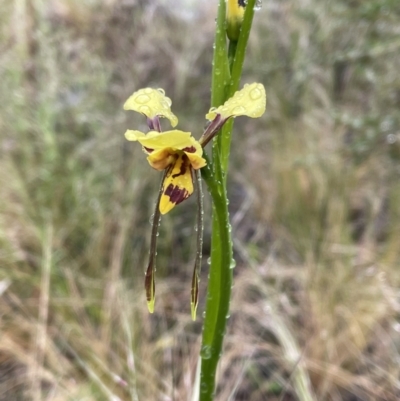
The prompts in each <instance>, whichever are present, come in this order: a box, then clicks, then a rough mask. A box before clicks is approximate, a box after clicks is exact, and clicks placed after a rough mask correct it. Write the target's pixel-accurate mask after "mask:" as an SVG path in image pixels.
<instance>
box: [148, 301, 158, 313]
mask: <svg viewBox="0 0 400 401" xmlns="http://www.w3.org/2000/svg"><path fill="white" fill-rule="evenodd" d="M155 303H156V299H155V298H153V299H152V300H150V301H147V309H148V310H149V312H150V313H154V305H155Z"/></svg>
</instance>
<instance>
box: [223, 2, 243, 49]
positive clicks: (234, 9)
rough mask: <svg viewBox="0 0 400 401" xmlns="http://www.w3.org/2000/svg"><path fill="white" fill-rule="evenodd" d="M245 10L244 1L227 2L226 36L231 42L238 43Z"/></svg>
mask: <svg viewBox="0 0 400 401" xmlns="http://www.w3.org/2000/svg"><path fill="white" fill-rule="evenodd" d="M244 9H245V1H244V0H227V4H226V34H227V36H228V38H229V40H231V41H234V42H237V40H238V39H239V34H240V28H241V26H242V21H243V16H244Z"/></svg>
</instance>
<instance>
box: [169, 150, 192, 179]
mask: <svg viewBox="0 0 400 401" xmlns="http://www.w3.org/2000/svg"><path fill="white" fill-rule="evenodd" d="M188 167H190V162H189V159H188V158H187V156H185V155H183V159H182V165H181V168H180V170H179V173H176V174H172V178H175V177H179V176H180V175H184V174H185V173H186V170H187V169H188Z"/></svg>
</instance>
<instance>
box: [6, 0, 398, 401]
mask: <svg viewBox="0 0 400 401" xmlns="http://www.w3.org/2000/svg"><path fill="white" fill-rule="evenodd" d="M350 3H351V4H350ZM396 3H397V2H396V1H390V0H374V1H366V2H346V1H344V0H343V1H337V2H330V1H317V0H309V1H301V2H300V1H298V2H296V1H293V2H288V1H287V2H286V1H270V2H268V4H264V8H263V10H262V11H260V12H259V13H258V14H257V15H256V24H255V30H254V32H253V37H252V42H251V46H250V48H249V59H248V60H247V64H246V76H245V77H244V80H245V81H252V80H257V81H261V82H263V83H264V84H265V86H266V88H267V92H268V110H267V113H266V116H265V118H264V119H262V120H261V121H253V120H252V121H245V120H243V121H242V120H238V121H237V126H236V130H235V134H234V135H235V138H234V148H233V151H232V162H231V179H230V186H229V187H230V192H231V202H230V205H231V218H232V226H233V231H234V246H235V253H236V259H237V261H238V264H237V267H236V270H235V276H236V277H235V287H234V291H233V300H232V311H231V317H230V322H229V330H228V333H227V337H226V343H225V353H224V356H223V358H222V363H221V366H220V369H219V387H218V396H217V399H219V400H224V401H225V400H252V401H257V400H265V399H268V400H276V401H289V400H301V401H305V400H318V401H325V400H326V401H341V400H344V401H360V400H362V401H366V400H371V401H395V400H397V399H399V397H400V383H399V374H400V371H399V370H400V369H399V358H400V355H399V349H400V343H399V338H400V336H399V332H400V324H399V322H398V316H399V312H400V305H399V299H398V287H399V285H400V274H399V269H398V264H399V260H400V258H399V257H400V247H399V246H398V238H399V235H400V225H399V221H400V186H399V160H400V150H399V149H400V148H399V143H400V142H399V141H400V138H399V132H400V115H399V111H398V110H399V107H398V106H399V102H400V100H399V90H398V88H399V87H400V78H399V75H398V73H397V71H398V69H399V67H400V66H399V64H400V57H399V56H398V51H397V50H398V48H399V42H398V29H399V28H398V24H397V21H398V17H399V12H400V11H399V7H398V5H397V4H396ZM0 5H1V7H0V10H1V11H0V22H1V26H2V29H1V31H0V38H1V39H0V50H1V51H0V99H1V103H0V104H1V107H0V133H1V138H0V180H1V182H0V188H1V197H0V210H1V214H0V244H1V245H0V261H1V263H0V296H1V300H2V302H1V303H0V313H1V336H0V400H11V399H12V400H16V401H18V400H20V401H22V400H35V401H36V400H52V401H66V400H96V401H98V400H134V401H136V400H164V401H165V400H189V399H193V400H194V399H195V398H196V397H195V395H194V385H193V383H194V382H195V380H196V366H197V361H198V350H199V346H200V334H201V318H200V319H198V322H195V323H193V322H191V320H190V310H189V291H190V290H189V288H190V271H191V268H192V261H193V256H194V250H193V244H194V242H193V240H192V239H190V238H191V233H192V231H193V230H192V227H193V225H194V219H193V215H192V208H193V200H189V201H188V202H187V203H186V204H183V205H181V206H180V207H179V208H178V210H176V211H175V212H174V213H172V214H171V215H169V216H167V217H165V218H164V219H163V221H162V228H161V232H160V237H159V250H158V271H157V274H158V280H157V306H156V313H155V315H154V316H149V315H148V313H147V310H146V305H145V302H144V294H143V289H142V281H143V280H142V279H143V273H142V272H143V269H144V267H145V262H144V261H145V259H146V257H147V249H148V236H149V231H150V226H149V223H148V220H149V218H150V216H151V214H152V209H153V199H155V194H156V191H157V189H156V188H157V186H158V179H159V175H158V174H157V173H156V172H152V171H150V169H148V167H147V166H146V165H145V163H144V158H143V155H142V154H141V152H140V149H137V148H136V147H132V146H130V145H129V143H126V142H125V141H124V138H123V135H122V134H123V132H124V131H125V129H126V128H128V127H131V128H133V127H135V126H136V127H141V126H142V125H143V121H142V119H140V116H134V115H133V113H132V114H128V113H124V112H123V111H122V109H121V104H122V103H123V101H124V100H125V99H126V97H127V96H128V95H129V94H130V93H131V92H133V90H135V89H138V88H139V87H143V86H146V85H149V86H156V87H163V88H164V89H165V90H166V92H167V94H168V95H169V96H170V97H171V98H172V99H173V102H174V104H173V109H174V111H175V112H176V114H178V116H179V117H181V123H180V124H181V125H180V126H182V127H183V128H185V129H192V130H193V133H194V135H195V136H198V135H199V134H200V132H201V130H202V127H203V125H204V120H203V115H204V113H205V112H206V111H207V108H208V103H209V86H210V85H209V84H210V81H209V72H210V68H211V66H210V60H211V55H212V45H211V44H212V37H213V29H214V14H215V10H214V4H203V3H201V4H200V3H196V6H195V5H193V4H192V5H191V3H190V2H183V1H182V4H180V5H179V7H177V8H176V9H175V8H173V7H171V6H168V5H167V3H165V2H158V1H140V0H137V1H135V0H134V1H131V2H128V1H127V2H117V1H107V2H100V1H99V2H87V3H86V2H81V1H74V0H54V1H51V2H45V1H40V0H14V1H6V0H2V1H1V4H0ZM193 9H194V10H195V11H196V12H195V13H193ZM186 10H187V11H188V12H186ZM168 26H174V29H173V30H171V29H170V28H168ZM188 88H190V90H188ZM143 177H145V179H143ZM206 234H207V237H206V239H205V245H206V246H205V253H207V252H209V249H208V248H207V247H208V244H209V234H210V233H209V229H207V227H206ZM206 259H207V255H206V257H205V260H206ZM206 277H207V266H206V265H205V266H204V268H203V280H202V288H201V290H202V292H203V294H204V291H205V284H206ZM202 299H203V300H204V295H203V297H202ZM202 307H203V305H201V304H200V306H199V309H200V310H202Z"/></svg>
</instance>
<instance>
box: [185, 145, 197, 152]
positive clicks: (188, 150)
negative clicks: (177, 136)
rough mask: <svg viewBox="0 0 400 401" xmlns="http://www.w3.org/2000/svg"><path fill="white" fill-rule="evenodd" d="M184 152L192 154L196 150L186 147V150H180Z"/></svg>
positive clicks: (192, 147)
mask: <svg viewBox="0 0 400 401" xmlns="http://www.w3.org/2000/svg"><path fill="white" fill-rule="evenodd" d="M182 150H183V151H184V152H188V153H194V152H196V148H195V147H194V146H188V147H187V148H184V149H182Z"/></svg>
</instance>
